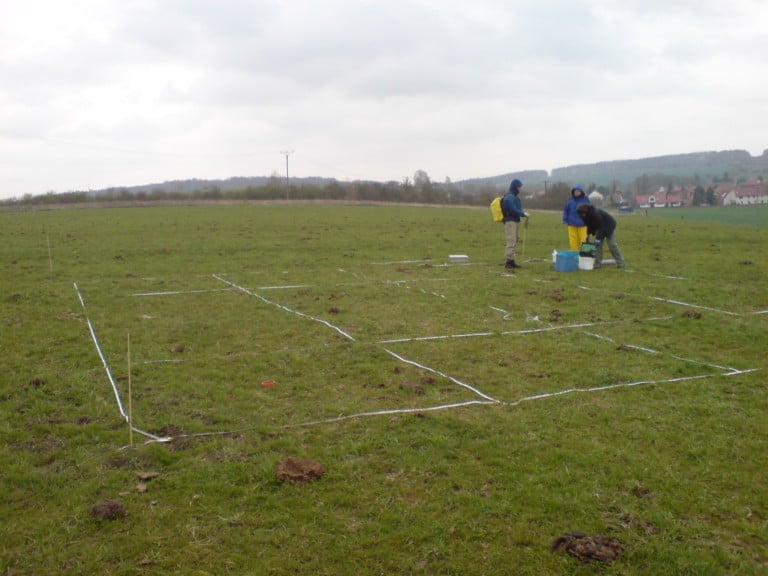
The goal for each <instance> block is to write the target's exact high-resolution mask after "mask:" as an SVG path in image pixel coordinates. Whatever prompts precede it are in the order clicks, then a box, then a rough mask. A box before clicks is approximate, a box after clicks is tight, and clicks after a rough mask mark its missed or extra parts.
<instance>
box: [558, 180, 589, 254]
mask: <svg viewBox="0 0 768 576" xmlns="http://www.w3.org/2000/svg"><path fill="white" fill-rule="evenodd" d="M582 204H589V199H588V198H587V195H586V194H585V193H584V187H583V186H582V185H581V184H576V186H574V187H573V188H571V197H570V198H568V202H566V203H565V208H563V224H565V225H566V226H568V245H569V246H570V247H571V250H581V245H582V244H583V243H584V242H586V240H587V225H586V224H584V220H582V219H581V216H580V215H579V206H581V205H582Z"/></svg>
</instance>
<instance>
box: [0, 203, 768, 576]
mask: <svg viewBox="0 0 768 576" xmlns="http://www.w3.org/2000/svg"><path fill="white" fill-rule="evenodd" d="M660 212H661V211H654V212H653V214H651V215H649V216H648V217H643V216H642V215H634V216H631V217H623V216H622V217H620V218H619V228H618V240H619V243H620V245H621V248H622V251H623V252H624V255H625V257H626V259H627V269H626V270H624V271H620V270H616V269H615V268H612V267H606V268H604V269H601V270H596V271H593V272H574V273H558V272H556V271H554V270H553V268H552V265H551V261H550V260H551V257H550V255H551V252H552V249H555V248H556V249H564V248H565V244H566V233H565V230H564V228H563V227H562V225H560V223H559V215H558V214H554V213H534V214H533V216H532V218H531V223H530V227H529V229H528V230H527V231H524V232H523V233H522V235H523V236H524V237H525V240H526V242H525V244H524V245H523V246H521V249H520V252H521V254H520V258H519V260H522V261H523V262H524V268H523V270H521V271H519V272H518V273H516V274H514V275H509V274H506V273H505V272H504V269H503V266H502V264H503V242H504V240H503V233H502V229H501V227H500V226H499V225H495V224H493V223H492V222H491V221H490V215H489V214H488V213H487V210H486V209H484V210H473V209H455V208H452V209H439V208H413V207H394V206H390V207H365V206H301V205H299V206H291V207H286V206H267V205H243V206H230V207H166V208H135V209H133V208H132V209H107V210H100V209H93V210H82V211H47V212H44V211H41V212H19V213H2V214H0V266H2V267H3V275H2V281H0V286H2V291H1V292H0V302H1V303H2V305H1V306H0V311H2V316H1V317H0V326H2V337H1V338H0V347H1V352H2V356H0V357H1V358H2V360H1V362H2V366H1V368H2V370H0V417H1V418H2V423H3V424H2V432H3V444H2V449H0V467H1V468H0V469H2V479H3V487H4V491H3V495H2V497H0V504H1V506H0V527H1V528H0V536H2V548H0V562H2V564H1V565H0V566H1V568H2V572H0V573H2V574H7V575H10V574H14V575H16V576H19V575H25V576H26V575H33V574H34V575H39V574H146V575H150V574H216V575H219V574H274V575H278V574H430V575H431V574H489V575H493V574H531V575H533V574H536V575H541V574H593V573H595V572H599V573H604V574H623V575H632V574H644V575H645V574H659V575H662V574H663V575H667V574H691V575H693V574H695V575H710V574H712V575H715V574H760V573H764V572H765V570H766V568H767V567H768V548H767V547H766V542H767V541H768V527H767V525H766V517H767V516H766V515H767V514H768V512H767V511H766V502H768V490H767V489H766V485H765V481H764V461H765V457H766V453H767V450H766V448H767V446H766V438H768V425H767V424H766V418H765V413H766V408H768V401H767V400H766V395H765V360H764V358H765V330H766V325H765V323H766V320H767V319H768V314H765V313H763V312H765V311H766V310H768V291H766V289H765V278H766V273H767V272H768V258H767V256H768V248H767V245H766V237H765V229H764V228H761V227H759V226H736V225H735V224H733V223H719V222H696V221H693V218H689V217H688V215H687V213H686V216H685V218H684V219H680V218H677V219H673V220H668V219H666V218H665V217H657V213H660ZM713 212H714V211H713ZM723 212H726V211H723ZM728 212H730V211H728ZM734 213H735V212H734ZM743 213H744V214H748V212H743ZM676 214H677V212H676ZM744 223H745V224H748V222H744ZM457 253H458V254H468V255H469V257H470V264H468V265H446V263H447V260H448V255H449V254H457ZM75 285H76V286H77V289H76V288H75ZM79 296H82V298H83V303H84V306H83V305H81V301H80V299H79ZM89 322H90V326H92V328H93V333H94V335H95V338H96V340H94V338H93V337H92V335H91V332H90V330H89ZM96 342H98V345H99V349H97V347H96ZM129 344H130V349H129ZM182 348H183V349H182ZM99 350H100V351H101V353H102V354H103V358H104V362H105V363H106V364H107V366H108V367H109V369H110V373H111V374H112V377H113V379H114V382H115V384H116V386H117V388H118V391H119V395H120V398H121V401H122V403H123V405H124V407H125V409H126V410H127V409H128V405H129V402H128V383H129V381H130V384H131V389H132V395H131V401H130V406H131V409H132V414H133V424H134V427H135V428H136V429H137V430H135V431H134V433H133V441H134V445H133V446H132V447H131V446H128V444H129V441H130V436H129V431H128V426H127V424H126V422H125V421H124V419H123V418H122V417H121V416H120V413H119V410H118V406H117V401H116V399H115V393H114V392H113V389H112V386H111V385H110V381H109V377H108V376H107V372H106V369H105V367H104V366H103V365H102V360H101V358H100V356H99ZM129 362H130V370H129ZM129 377H130V380H129ZM265 380H274V381H275V385H274V386H273V387H267V388H265V387H262V385H261V383H262V382H263V381H265ZM143 433H148V434H149V435H151V436H146V435H144V434H143ZM152 436H159V437H165V436H171V437H172V438H173V439H172V441H169V442H161V443H158V442H155V441H153V440H152ZM287 457H299V458H310V459H314V460H317V461H319V462H321V463H322V464H323V466H324V467H325V469H326V473H325V475H324V476H323V478H322V479H321V480H319V481H317V482H313V483H310V484H307V485H304V486H293V485H290V484H285V483H282V482H280V481H278V480H277V478H276V475H275V466H276V464H277V462H279V461H280V460H282V459H284V458H287ZM142 471H154V472H158V473H159V474H160V476H159V477H158V478H156V479H154V480H152V481H151V482H149V483H147V491H146V492H140V491H138V490H137V484H138V479H137V477H136V474H137V473H138V472H142ZM102 498H110V499H114V500H117V501H119V502H120V503H121V504H123V505H124V507H125V508H126V510H127V513H128V515H127V517H126V518H125V519H124V520H118V521H114V522H98V521H96V520H94V519H92V518H91V517H90V515H89V510H90V508H91V506H92V505H93V504H94V503H95V502H96V501H97V500H99V499H102ZM573 530H580V531H583V532H587V533H601V534H608V535H611V536H615V537H618V538H619V539H620V540H622V542H623V543H624V545H625V547H626V550H625V553H624V555H623V556H622V557H621V558H620V559H619V560H618V561H617V562H616V563H614V564H612V565H608V566H599V567H598V566H595V565H585V566H582V565H580V564H578V563H577V562H576V561H575V560H574V559H572V558H570V557H567V556H563V555H559V554H553V553H552V552H550V551H549V544H550V542H551V541H552V540H553V539H554V538H555V537H557V536H559V535H561V534H563V533H565V532H568V531H573Z"/></svg>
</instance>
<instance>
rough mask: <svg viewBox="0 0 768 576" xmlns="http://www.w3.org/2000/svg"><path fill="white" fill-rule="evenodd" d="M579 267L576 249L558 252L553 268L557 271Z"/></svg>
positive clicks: (567, 270)
mask: <svg viewBox="0 0 768 576" xmlns="http://www.w3.org/2000/svg"><path fill="white" fill-rule="evenodd" d="M578 269H579V253H578V252H577V251H576V250H566V251H565V252H558V253H557V258H556V259H555V270H557V271H558V272H573V271H574V270H578Z"/></svg>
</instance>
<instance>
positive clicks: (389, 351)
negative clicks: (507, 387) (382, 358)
mask: <svg viewBox="0 0 768 576" xmlns="http://www.w3.org/2000/svg"><path fill="white" fill-rule="evenodd" d="M382 350H384V352H386V353H387V354H389V355H391V356H393V357H395V358H397V359H398V360H400V361H401V362H404V363H405V364H410V365H411V366H416V367H417V368H421V369H422V370H427V371H428V372H432V373H433V374H437V375H438V376H441V377H443V378H447V379H448V380H450V381H451V382H453V383H454V384H457V385H459V386H461V387H462V388H466V389H467V390H470V391H472V392H474V393H475V394H477V395H478V396H480V397H481V398H484V399H486V400H489V401H491V402H497V403H498V402H499V400H496V399H495V398H491V397H490V396H488V395H487V394H484V393H482V392H480V390H478V389H477V388H475V387H473V386H470V385H469V384H466V383H464V382H461V381H460V380H457V379H456V378H454V377H453V376H448V375H447V374H444V373H443V372H440V371H439V370H435V369H434V368H429V367H428V366H424V365H423V364H419V363H418V362H414V361H413V360H408V359H407V358H404V357H403V356H400V355H399V354H396V353H395V352H392V350H388V349H386V348H382Z"/></svg>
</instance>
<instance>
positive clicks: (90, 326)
mask: <svg viewBox="0 0 768 576" xmlns="http://www.w3.org/2000/svg"><path fill="white" fill-rule="evenodd" d="M74 286H75V292H77V297H78V298H79V299H80V305H81V306H82V307H83V313H84V314H85V321H86V322H87V324H88V330H89V331H90V333H91V338H92V339H93V343H94V345H95V346H96V351H97V352H98V353H99V358H101V363H102V365H103V366H104V370H105V371H106V373H107V379H109V383H110V384H111V386H112V391H113V392H114V394H115V400H116V401H117V408H118V410H120V414H121V415H122V417H123V418H124V419H125V421H126V422H127V423H129V424H130V418H129V417H128V414H126V413H125V409H124V408H123V403H122V401H121V400H120V392H119V391H118V388H117V383H116V382H115V379H114V378H113V377H112V370H110V368H109V364H108V363H107V359H106V358H105V357H104V353H103V352H102V351H101V346H100V345H99V339H98V338H97V337H96V331H95V330H94V328H93V324H92V323H91V319H90V318H89V317H88V310H87V309H86V307H85V299H84V298H83V295H82V294H81V293H80V289H79V288H78V286H77V282H75V283H74ZM130 426H131V430H133V431H134V432H138V433H139V434H143V435H144V436H147V437H148V438H152V439H154V440H156V441H160V440H161V438H160V437H159V436H155V435H154V434H150V433H149V432H145V431H144V430H141V429H139V428H136V427H135V426H134V425H133V424H130Z"/></svg>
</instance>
